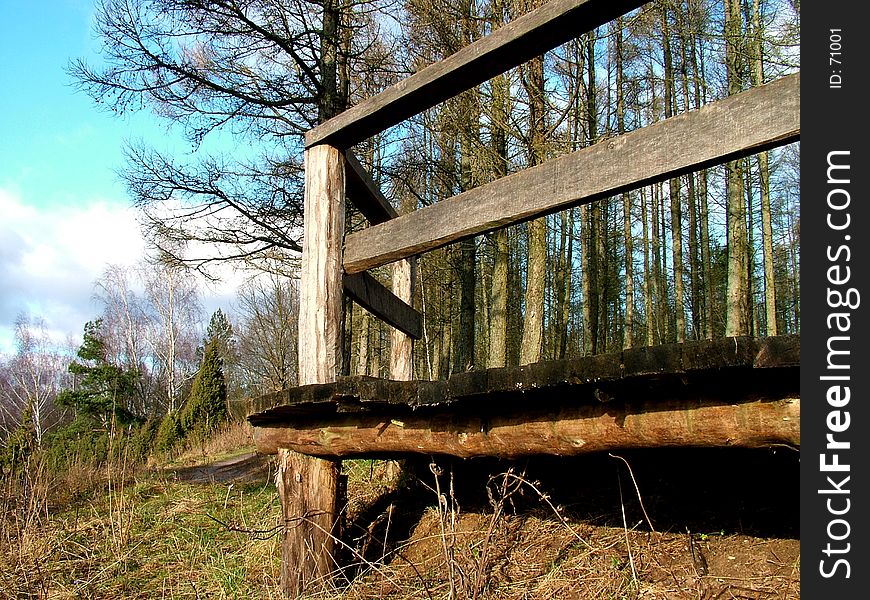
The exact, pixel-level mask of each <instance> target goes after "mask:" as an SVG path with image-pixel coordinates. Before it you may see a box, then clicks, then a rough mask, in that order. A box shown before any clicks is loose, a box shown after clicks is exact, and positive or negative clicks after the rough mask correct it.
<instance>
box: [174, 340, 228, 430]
mask: <svg viewBox="0 0 870 600" xmlns="http://www.w3.org/2000/svg"><path fill="white" fill-rule="evenodd" d="M226 420H227V386H226V381H225V380H224V372H223V365H222V361H221V358H220V356H219V352H218V343H217V342H216V341H215V340H212V341H211V342H209V344H208V345H206V347H205V353H204V355H203V358H202V364H201V365H200V367H199V371H198V372H197V374H196V377H195V378H194V380H193V387H192V388H191V390H190V397H189V398H188V400H187V404H186V405H185V407H184V409H183V410H182V413H181V416H180V422H181V428H182V430H183V431H184V433H185V435H186V436H190V435H191V434H194V435H197V436H200V437H204V436H206V435H208V434H209V433H211V432H212V431H214V430H215V428H216V427H218V426H219V425H221V424H222V423H224V422H225V421H226Z"/></svg>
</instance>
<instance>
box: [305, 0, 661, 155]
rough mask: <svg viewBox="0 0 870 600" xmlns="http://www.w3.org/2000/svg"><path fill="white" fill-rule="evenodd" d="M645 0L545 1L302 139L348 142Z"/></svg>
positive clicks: (309, 143) (307, 142) (345, 145)
mask: <svg viewBox="0 0 870 600" xmlns="http://www.w3.org/2000/svg"><path fill="white" fill-rule="evenodd" d="M647 1H648V0H553V1H552V2H548V3H547V4H545V5H544V6H542V7H540V8H538V9H537V10H534V11H532V12H530V13H527V14H525V15H523V16H522V17H519V18H518V19H516V20H514V21H511V22H510V23H508V24H507V25H505V26H504V27H502V28H500V29H498V30H497V31H494V32H493V33H492V34H490V35H488V36H486V37H484V38H482V39H480V40H478V41H476V42H474V43H473V44H470V45H468V46H466V47H465V48H463V49H461V50H459V51H458V52H456V53H455V54H453V55H451V56H449V57H447V58H446V59H444V60H442V61H439V62H436V63H434V64H432V65H429V66H428V67H426V68H425V69H423V70H422V71H419V72H418V73H415V74H414V75H412V76H411V77H408V78H407V79H404V80H402V81H400V82H399V83H397V84H395V85H393V86H391V87H389V88H387V89H386V90H384V91H383V92H381V93H380V94H377V95H376V96H373V97H371V98H369V99H367V100H365V101H363V102H361V103H359V104H357V105H356V106H354V107H353V108H350V109H348V110H346V111H344V112H343V113H341V114H339V115H337V116H335V117H333V118H332V119H330V120H329V121H326V122H325V123H323V124H321V125H319V126H317V127H315V128H314V129H311V130H310V131H308V133H306V134H305V145H306V147H311V146H314V145H316V144H322V143H328V144H332V145H335V146H339V147H341V148H348V147H350V146H352V145H353V144H356V143H358V142H361V141H363V140H364V139H366V138H368V137H371V136H372V135H374V134H376V133H378V132H380V131H383V130H384V129H386V128H388V127H390V126H392V125H395V124H397V123H400V122H402V121H404V120H405V119H407V118H408V117H411V116H413V115H415V114H417V113H420V112H422V111H424V110H426V109H427V108H431V107H433V106H435V105H436V104H438V103H439V102H442V101H444V100H446V99H448V98H451V97H452V96H455V95H456V94H458V93H460V92H462V91H464V90H467V89H469V88H472V87H474V86H476V85H478V84H480V83H483V82H484V81H486V80H488V79H490V78H491V77H494V76H495V75H498V74H499V73H503V72H505V71H507V70H508V69H511V68H512V67H515V66H517V65H519V64H522V63H524V62H526V61H528V60H530V59H532V58H534V57H535V56H538V55H539V54H542V53H544V52H546V51H547V50H552V49H553V48H555V47H556V46H559V45H560V44H562V43H564V42H567V41H568V40H571V39H573V38H575V37H577V36H579V35H580V34H582V33H585V32H587V31H591V30H592V29H594V28H595V27H598V26H599V25H603V24H604V23H607V22H609V21H611V20H613V19H615V18H616V17H618V16H620V15H624V14H625V13H627V12H630V11H632V10H634V9H635V8H637V7H638V6H641V5H643V4H646V2H647Z"/></svg>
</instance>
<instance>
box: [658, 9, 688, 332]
mask: <svg viewBox="0 0 870 600" xmlns="http://www.w3.org/2000/svg"><path fill="white" fill-rule="evenodd" d="M661 23H662V45H663V51H664V67H665V82H664V83H665V98H664V101H665V118H666V119H669V118H671V117H672V116H674V112H675V110H674V104H675V88H676V83H675V80H674V67H673V55H672V52H671V39H670V36H671V34H670V24H669V22H668V10H667V5H665V4H663V5H662V12H661ZM668 192H669V196H670V203H671V255H672V257H673V264H674V315H675V319H674V329H675V331H676V340H677V342H685V341H686V309H685V305H684V300H683V293H684V290H683V225H682V211H681V206H680V179H679V178H678V177H673V178H671V179H670V180H669V181H668Z"/></svg>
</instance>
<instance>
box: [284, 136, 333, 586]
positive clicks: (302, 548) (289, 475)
mask: <svg viewBox="0 0 870 600" xmlns="http://www.w3.org/2000/svg"><path fill="white" fill-rule="evenodd" d="M344 160H345V159H344V153H343V152H341V151H340V150H338V149H337V148H335V147H333V146H329V145H325V144H323V145H318V146H313V147H311V148H308V149H307V150H306V151H305V220H304V239H303V246H302V269H301V276H300V279H301V285H300V299H299V385H308V384H311V383H331V382H333V381H335V380H336V378H337V377H338V375H339V373H340V369H341V364H342V356H341V354H342V333H343V329H344V313H343V305H342V301H343V298H344V289H343V284H342V244H343V242H344V218H345V198H344V196H345V190H344V186H345V181H344V178H345V165H344ZM340 471H341V462H340V461H331V460H324V459H320V458H315V457H312V456H306V455H304V454H298V453H296V452H293V451H291V450H287V449H280V450H279V452H278V477H277V487H278V494H279V496H280V497H281V506H282V512H283V515H284V520H285V524H286V528H285V532H284V540H283V543H282V563H281V587H282V589H283V590H284V593H285V595H287V596H288V597H291V598H297V597H299V596H301V595H303V594H314V593H316V592H317V591H319V590H323V589H324V588H327V589H328V587H329V585H330V573H331V572H332V571H333V570H335V568H336V566H337V565H336V563H335V558H334V557H335V548H336V543H335V538H336V536H338V534H339V532H338V531H337V527H336V523H337V522H338V513H339V510H340V507H341V499H340V498H339V496H340V489H339V488H340V486H339V483H338V478H339V473H340Z"/></svg>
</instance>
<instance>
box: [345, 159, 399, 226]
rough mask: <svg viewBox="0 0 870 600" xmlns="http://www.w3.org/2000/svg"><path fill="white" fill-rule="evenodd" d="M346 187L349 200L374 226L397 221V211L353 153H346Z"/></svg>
mask: <svg viewBox="0 0 870 600" xmlns="http://www.w3.org/2000/svg"><path fill="white" fill-rule="evenodd" d="M344 158H345V175H344V177H345V187H346V189H347V198H348V200H350V201H351V202H353V205H354V206H356V207H357V208H358V209H359V211H360V212H361V213H362V214H363V216H364V217H365V218H366V219H367V220H368V222H369V223H371V224H372V225H377V224H378V223H383V222H384V221H389V220H390V219H395V218H396V217H398V216H399V213H397V212H396V209H395V208H393V206H392V205H391V204H390V202H389V201H388V200H387V199H386V198H385V197H384V195H383V194H382V193H381V190H380V189H378V186H376V185H375V182H374V181H372V177H371V175H369V173H368V171H366V170H365V167H363V166H362V165H361V164H360V162H359V160H358V159H357V157H356V156H354V154H353V152H351V151H350V150H348V151H347V152H345V155H344Z"/></svg>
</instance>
